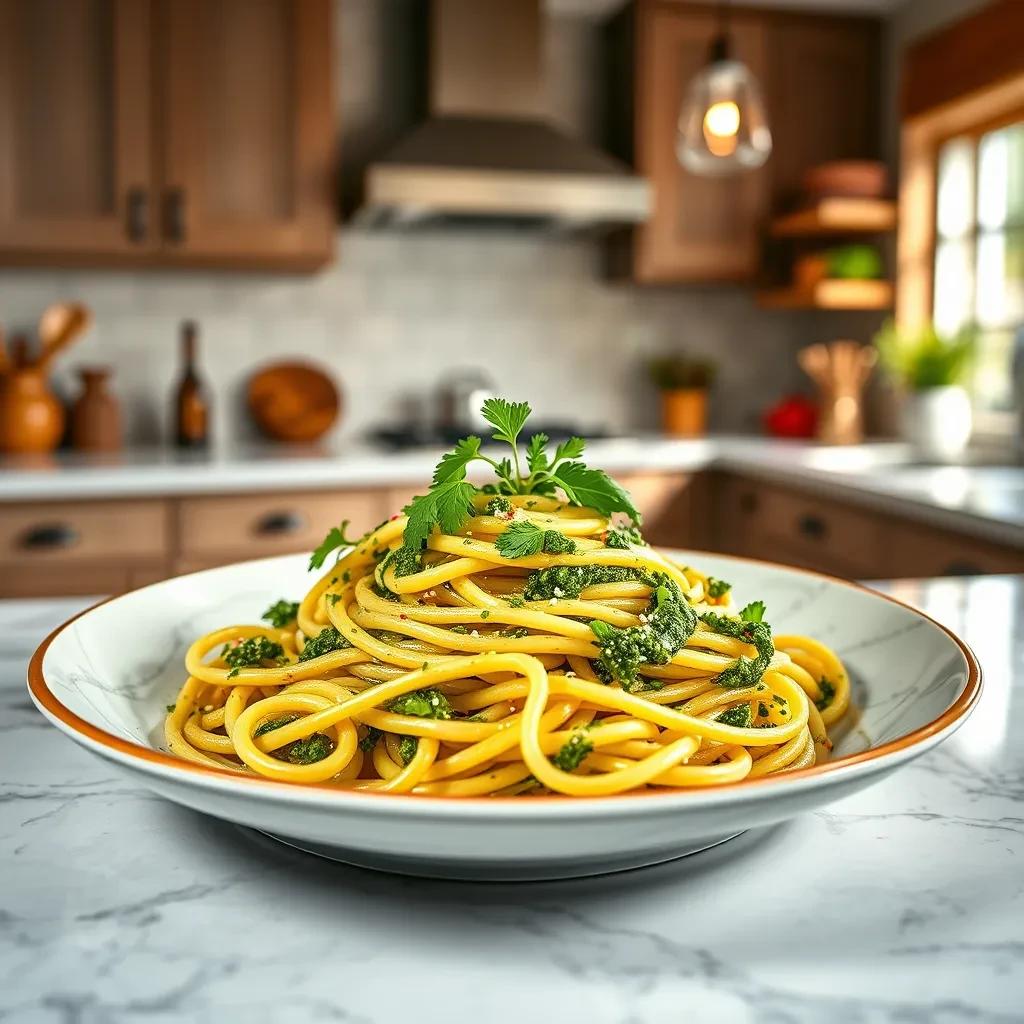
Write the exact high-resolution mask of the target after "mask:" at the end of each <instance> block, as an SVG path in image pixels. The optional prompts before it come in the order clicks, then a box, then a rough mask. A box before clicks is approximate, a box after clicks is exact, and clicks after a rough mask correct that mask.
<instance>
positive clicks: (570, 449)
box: [555, 437, 587, 462]
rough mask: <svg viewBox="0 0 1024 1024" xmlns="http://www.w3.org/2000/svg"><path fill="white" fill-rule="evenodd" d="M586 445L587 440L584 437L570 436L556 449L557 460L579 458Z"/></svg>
mask: <svg viewBox="0 0 1024 1024" xmlns="http://www.w3.org/2000/svg"><path fill="white" fill-rule="evenodd" d="M586 447H587V442H586V441H584V440H583V438H582V437H570V438H569V439H568V440H567V441H563V442H562V443H561V444H560V445H559V446H558V447H557V448H556V449H555V462H561V461H562V460H563V459H578V458H579V457H580V456H581V455H582V454H583V449H584V448H586Z"/></svg>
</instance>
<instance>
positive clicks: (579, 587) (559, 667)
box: [165, 417, 850, 797]
mask: <svg viewBox="0 0 1024 1024" xmlns="http://www.w3.org/2000/svg"><path fill="white" fill-rule="evenodd" d="M524 418H525V417H524ZM471 440H473V439H471ZM545 440H546V439H545ZM580 449H582V442H581V443H580ZM488 461H490V460H488ZM531 465H532V463H531ZM577 465H580V464H577ZM517 467H518V460H517ZM587 472H591V473H596V472H597V471H590V470H587ZM439 475H440V474H439ZM459 479H461V478H459ZM565 479H566V481H567V485H566V490H567V491H568V490H570V489H573V492H574V493H576V490H577V489H579V488H575V487H574V485H575V484H576V483H577V481H578V480H579V479H582V477H581V476H580V474H577V476H576V477H573V476H572V475H571V474H570V473H568V472H567V473H566V474H565ZM435 486H437V477H435ZM445 486H448V485H447V484H445ZM465 486H466V487H468V488H469V491H468V492H466V495H467V497H466V502H467V503H468V504H467V507H466V508H465V509H464V510H463V511H462V512H461V513H460V515H461V517H462V518H461V521H460V524H459V528H458V529H457V530H449V529H445V528H444V523H443V521H442V522H440V524H439V525H437V526H435V528H433V529H432V530H430V531H429V533H427V535H426V540H425V542H423V541H418V542H417V543H416V544H414V545H410V543H409V538H410V534H412V533H414V532H418V527H416V523H415V517H416V515H417V511H416V510H415V509H412V508H410V510H408V511H409V515H403V516H397V517H395V518H393V519H392V520H390V521H388V522H386V523H384V524H382V525H381V526H379V527H378V528H377V529H375V530H373V531H371V532H370V533H369V534H367V535H366V536H365V537H363V538H362V539H361V540H359V541H358V542H357V543H356V544H355V545H354V546H351V547H350V548H349V549H348V550H347V552H346V553H343V554H342V555H341V557H340V558H339V559H338V561H337V562H336V563H335V564H334V565H333V566H331V567H330V568H329V569H328V570H327V571H326V572H324V573H323V575H322V576H321V577H320V579H319V580H318V581H317V582H316V583H315V584H314V585H313V587H312V588H311V589H310V590H309V592H308V593H307V594H306V596H305V597H304V598H303V599H302V600H301V602H299V603H298V605H297V607H294V606H293V608H292V611H293V612H294V618H291V617H290V615H289V613H288V612H287V611H286V612H284V613H283V615H282V614H278V615H276V616H275V621H277V622H278V623H279V624H277V625H271V626H264V625H243V626H228V627H226V628H224V629H220V630H217V631H215V632H212V633H209V634H207V635H206V636H203V637H201V638H200V639H198V640H197V641H196V642H195V643H194V644H193V645H192V646H191V648H190V649H189V651H188V653H187V656H186V659H185V664H186V669H187V672H188V678H187V680H186V682H185V683H184V685H183V686H182V688H181V690H180V692H179V693H178V695H177V698H176V700H175V703H174V705H173V706H172V707H170V708H169V712H168V715H167V719H166V724H165V734H166V742H167V746H168V749H169V750H170V751H171V752H172V753H174V754H176V755H177V756H179V757H181V758H184V759H186V760H189V761H193V762H197V763H200V764H203V765H208V766H215V767H219V768H222V769H224V770H227V771H233V772H249V773H256V774H257V775H260V776H263V777H266V778H269V779H275V780H279V781H282V782H290V783H296V784H304V783H305V784H309V783H321V784H324V783H327V784H331V785H335V786H338V787H344V788H349V789H360V790H372V791H379V792H383V793H412V794H428V795H435V796H445V797H471V796H485V795H508V796H511V795H527V794H531V795H532V794H538V793H558V794H565V795H569V796H579V797H583V796H598V795H610V794H617V793H626V792H631V791H636V790H641V789H644V788H658V789H681V788H692V787H704V786H714V785H721V784H728V783H734V782H738V781H739V780H741V779H746V778H750V777H757V776H763V775H767V774H770V773H775V772H783V771H792V770H796V769H800V768H804V767H807V766H809V765H812V764H814V763H815V762H817V761H820V760H822V759H824V758H827V756H828V753H829V750H830V748H831V742H830V740H829V735H828V729H829V727H830V726H832V725H833V724H834V723H836V722H838V721H839V720H840V719H841V718H842V717H843V716H844V715H845V714H846V712H847V709H848V705H849V699H850V689H849V682H848V678H847V674H846V672H845V670H844V669H843V666H842V664H841V663H840V662H839V660H838V658H837V657H836V656H835V654H834V653H833V652H832V651H830V650H829V649H828V648H827V647H825V646H824V645H822V644H820V643H818V642H816V641H814V640H812V639H810V638H807V637H802V636H775V637H774V638H772V636H771V630H770V627H768V625H767V624H766V623H764V622H763V621H762V618H763V606H762V605H760V602H754V603H753V604H751V605H748V606H747V607H745V608H743V609H741V610H739V611H737V610H736V609H735V608H734V606H733V604H732V601H731V591H730V590H729V588H728V585H727V584H723V583H722V582H721V581H717V580H713V579H711V578H709V577H708V576H706V575H704V574H702V573H701V572H699V571H698V570H696V569H694V568H691V567H685V566H681V565H679V564H677V563H676V562H674V561H673V560H672V559H670V558H669V557H667V556H666V555H664V554H662V553H660V552H658V551H655V550H654V549H652V548H650V547H648V546H647V545H646V544H644V543H643V541H642V538H641V537H640V535H639V532H638V531H636V530H635V529H619V528H617V527H616V525H615V520H614V518H613V517H612V516H610V515H609V514H607V513H606V512H605V511H604V510H602V511H598V510H597V509H595V508H589V507H585V506H583V505H582V504H581V503H578V502H572V501H570V500H569V499H562V498H559V497H558V496H557V495H556V493H555V488H554V487H547V486H545V487H543V488H541V490H542V491H547V493H537V492H536V491H535V492H534V493H525V494H505V495H502V496H499V497H497V498H496V497H495V496H494V494H493V490H494V489H493V488H492V492H491V493H485V492H483V491H480V490H476V489H475V488H473V487H472V486H471V485H465ZM510 489H511V487H509V488H505V490H510ZM470 492H473V493H470ZM623 493H624V492H623ZM443 518H444V517H443V515H442V516H441V519H442V520H443ZM410 523H411V524H412V525H410ZM513 527H514V529H513ZM510 530H511V531H512V532H511V533H509V531H510ZM424 532H426V531H424ZM339 536H340V535H339ZM613 538H614V540H613ZM286 607H287V606H286ZM271 611H273V609H272V610H271Z"/></svg>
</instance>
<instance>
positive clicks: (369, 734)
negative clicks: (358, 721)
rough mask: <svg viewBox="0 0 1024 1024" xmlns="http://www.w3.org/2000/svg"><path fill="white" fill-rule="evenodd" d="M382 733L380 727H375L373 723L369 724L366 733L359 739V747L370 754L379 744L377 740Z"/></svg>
mask: <svg viewBox="0 0 1024 1024" xmlns="http://www.w3.org/2000/svg"><path fill="white" fill-rule="evenodd" d="M382 735H383V733H382V732H381V731H380V729H375V728H374V727H373V726H372V725H368V726H367V727H366V735H365V736H364V737H363V738H362V739H361V740H360V741H359V749H360V750H361V751H362V752H363V753H364V754H368V753H369V752H370V751H371V750H373V748H374V747H375V746H377V741H378V740H379V739H380V738H381V736H382Z"/></svg>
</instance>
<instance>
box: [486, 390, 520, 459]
mask: <svg viewBox="0 0 1024 1024" xmlns="http://www.w3.org/2000/svg"><path fill="white" fill-rule="evenodd" d="M480 411H481V412H482V413H483V417H484V419H485V420H487V422H488V423H490V424H491V426H493V427H494V428H495V430H494V434H493V435H492V436H493V437H494V440H495V441H507V442H508V443H509V444H510V445H512V446H513V447H515V443H516V439H517V438H518V437H519V432H520V431H521V430H522V429H523V425H524V424H525V423H526V420H527V417H528V416H529V415H530V405H529V403H528V402H507V401H506V400H505V399H504V398H488V399H487V401H486V402H484V404H483V408H482V409H481V410H480Z"/></svg>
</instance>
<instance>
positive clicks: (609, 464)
mask: <svg viewBox="0 0 1024 1024" xmlns="http://www.w3.org/2000/svg"><path fill="white" fill-rule="evenodd" d="M440 454H441V452H440V449H435V448H420V449H413V450H409V451H404V452H397V453H396V452H391V451H387V450H385V449H382V448H379V447H375V446H373V445H369V444H366V443H361V442H347V443H345V444H343V445H339V446H333V447H327V448H287V447H280V446H278V447H273V446H268V445H249V446H242V447H236V448H231V449H226V450H222V451H218V452H215V453H214V454H212V455H209V456H205V455H195V454H180V453H175V452H172V451H168V450H166V449H136V450H131V451H128V452H126V453H124V454H123V455H119V456H114V457H109V456H108V457H100V458H97V457H92V458H85V457H82V456H75V455H66V454H62V455H59V456H56V457H52V458H51V457H46V458H42V459H32V460H25V459H15V458H6V459H0V503H2V502H3V501H78V500H85V499H97V498H127V497H164V496H168V495H185V494H226V493H241V492H256V491H267V490H275V491H276V490H282V489H284V490H287V489H289V488H294V489H307V490H308V489H317V488H344V487H368V486H373V487H379V486H389V485H392V484H394V485H398V486H403V485H409V484H411V485H421V484H423V483H424V482H425V481H427V480H428V479H429V478H430V474H431V472H432V471H433V468H434V465H435V464H436V462H437V460H438V458H439V457H440ZM587 460H588V461H589V462H590V463H591V464H592V465H595V466H601V467H603V468H604V469H607V470H609V471H611V472H617V473H622V472H628V471H631V470H632V471H643V470H678V471H681V472H683V471H695V470H699V469H708V468H712V467H720V468H723V469H729V470H733V471H736V472H739V473H744V474H747V475H752V476H755V477H759V478H762V479H765V480H772V481H776V482H786V483H791V484H797V485H800V486H802V487H805V488H811V489H812V490H816V491H818V492H820V493H821V494H822V496H832V497H840V498H843V499H845V500H848V501H852V502H854V503H859V504H863V505H865V506H867V507H871V508H876V509H880V510H882V511H889V512H896V513H897V514H901V515H905V516H908V517H911V518H917V519H920V520H921V521H923V522H928V523H931V524H933V525H936V526H942V527H947V528H949V529H953V530H959V531H961V532H963V533H966V534H971V535H974V536H978V537H982V538H986V539H989V540H993V541H996V542H1000V543H1004V544H1020V545H1022V546H1024V466H1020V465H1015V466H1003V467H999V466H980V465H968V466H920V465H915V464H914V463H913V458H912V455H911V453H910V451H909V450H908V449H907V447H906V446H905V445H902V444H897V443H894V442H879V443H873V444H864V445H857V446H855V447H851V448H828V447H823V446H821V445H816V444H810V443H807V442H792V441H776V440H771V439H768V438H760V437H739V436H713V437H707V438H700V439H698V440H692V441H691V440H672V439H668V438H663V437H657V436H647V437H644V436H637V437H623V438H614V439H608V440H601V441H594V442H592V443H591V444H590V446H589V448H588V451H587Z"/></svg>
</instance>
